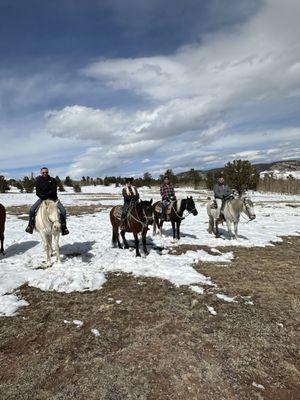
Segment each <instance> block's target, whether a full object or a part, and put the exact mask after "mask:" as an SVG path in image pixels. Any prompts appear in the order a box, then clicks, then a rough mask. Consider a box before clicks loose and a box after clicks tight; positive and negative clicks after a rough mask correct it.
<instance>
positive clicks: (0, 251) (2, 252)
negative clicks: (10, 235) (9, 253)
mask: <svg viewBox="0 0 300 400" xmlns="http://www.w3.org/2000/svg"><path fill="white" fill-rule="evenodd" d="M3 243H4V235H1V250H0V253H1V254H3V255H4V246H3Z"/></svg>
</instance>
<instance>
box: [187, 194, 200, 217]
mask: <svg viewBox="0 0 300 400" xmlns="http://www.w3.org/2000/svg"><path fill="white" fill-rule="evenodd" d="M186 209H187V211H188V212H189V213H192V214H193V215H198V211H197V209H196V206H195V202H194V199H193V196H191V197H189V196H188V197H187V199H186Z"/></svg>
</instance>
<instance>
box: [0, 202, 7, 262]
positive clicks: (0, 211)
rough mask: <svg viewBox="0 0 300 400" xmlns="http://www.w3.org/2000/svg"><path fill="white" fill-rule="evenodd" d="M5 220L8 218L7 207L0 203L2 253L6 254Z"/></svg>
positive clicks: (0, 250) (0, 251)
mask: <svg viewBox="0 0 300 400" xmlns="http://www.w3.org/2000/svg"><path fill="white" fill-rule="evenodd" d="M5 220H6V211H5V207H4V206H3V205H2V204H0V240H1V249H0V253H2V254H3V255H4V247H3V244H4V230H5Z"/></svg>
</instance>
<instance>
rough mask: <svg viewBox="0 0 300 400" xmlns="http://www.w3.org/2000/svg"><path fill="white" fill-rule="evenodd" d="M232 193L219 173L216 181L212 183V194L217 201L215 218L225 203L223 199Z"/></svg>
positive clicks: (218, 215)
mask: <svg viewBox="0 0 300 400" xmlns="http://www.w3.org/2000/svg"><path fill="white" fill-rule="evenodd" d="M231 194H232V191H231V189H230V188H229V187H228V186H227V185H226V184H225V181H224V177H223V174H222V173H221V174H219V175H218V178H217V182H216V183H215V185H214V196H215V201H216V203H217V215H216V218H217V219H218V218H219V217H220V213H221V210H222V208H223V205H224V203H225V200H226V199H227V198H228V196H230V195H231Z"/></svg>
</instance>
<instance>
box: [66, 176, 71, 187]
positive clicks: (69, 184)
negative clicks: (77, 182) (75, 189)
mask: <svg viewBox="0 0 300 400" xmlns="http://www.w3.org/2000/svg"><path fill="white" fill-rule="evenodd" d="M65 185H66V186H69V187H72V186H73V181H72V179H71V178H70V177H69V176H66V179H65Z"/></svg>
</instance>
